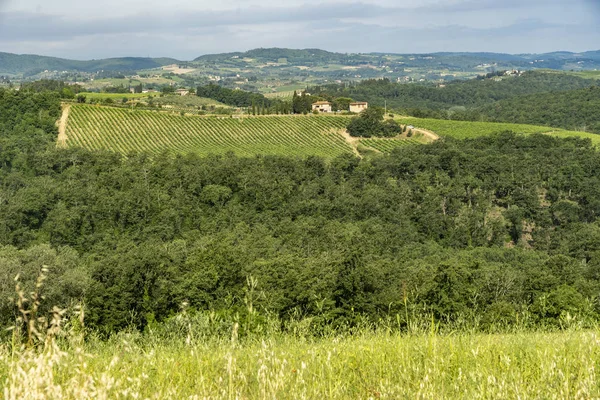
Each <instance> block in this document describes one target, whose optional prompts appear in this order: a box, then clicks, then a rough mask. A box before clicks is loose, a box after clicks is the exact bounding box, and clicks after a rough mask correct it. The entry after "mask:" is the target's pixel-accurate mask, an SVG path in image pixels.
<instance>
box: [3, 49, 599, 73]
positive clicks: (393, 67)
mask: <svg viewBox="0 0 600 400" xmlns="http://www.w3.org/2000/svg"><path fill="white" fill-rule="evenodd" d="M181 62H182V61H178V60H175V59H172V58H140V57H123V58H109V59H102V60H90V61H77V60H68V59H63V58H55V57H45V56H38V55H28V54H25V55H17V54H10V53H0V74H9V75H23V76H24V77H32V76H34V75H36V74H39V73H40V72H43V71H46V70H49V71H80V72H97V71H101V70H104V71H119V72H124V71H139V70H145V69H152V68H157V67H161V66H165V65H169V64H175V63H181ZM184 62H185V63H189V64H192V65H194V66H195V67H196V68H200V70H201V71H203V72H205V73H208V74H217V75H218V74H219V72H220V71H221V70H223V69H225V70H229V69H230V68H244V69H247V70H248V71H250V70H252V69H254V70H253V71H252V72H251V73H252V74H255V75H261V73H263V72H264V67H269V69H268V70H269V71H272V72H271V73H273V74H274V75H275V76H277V74H278V72H277V71H278V69H286V68H288V67H292V68H293V67H300V68H301V69H302V71H303V74H304V75H306V74H307V73H310V75H311V76H314V77H319V78H322V79H324V80H339V79H341V80H347V79H353V78H356V77H358V78H362V79H364V78H374V77H384V76H387V75H386V74H388V75H395V76H396V77H397V76H398V75H402V74H403V73H404V72H406V71H407V70H408V71H413V72H415V71H418V73H417V74H418V75H417V76H416V77H417V78H418V79H420V78H421V77H423V78H425V79H426V80H433V79H434V78H435V77H436V76H437V78H439V77H440V76H441V75H440V73H442V72H443V73H444V74H446V75H448V76H449V77H450V78H449V79H453V78H452V77H453V76H458V77H459V78H460V77H464V76H468V77H472V76H475V74H479V73H487V72H490V71H495V70H502V69H519V70H532V69H554V70H576V71H582V70H594V69H600V51H588V52H582V53H572V52H566V51H559V52H553V53H545V54H503V53H488V52H474V53H468V52H456V53H449V52H439V53H428V54H395V53H364V54H347V53H335V52H330V51H325V50H320V49H286V48H259V49H253V50H249V51H246V52H234V53H222V54H207V55H203V56H200V57H197V58H196V59H194V60H193V61H189V62H188V61H184ZM304 67H308V68H310V71H309V72H306V69H305V68H304ZM314 67H318V68H314ZM324 67H326V68H324ZM347 67H352V68H347ZM273 71H274V72H273ZM428 71H430V72H432V73H429V72H428ZM296 72H297V70H296ZM407 73H408V72H407ZM282 76H283V77H286V79H287V78H289V77H290V76H294V71H292V73H291V74H290V71H286V72H285V73H284V74H283V75H282ZM296 76H297V75H296Z"/></svg>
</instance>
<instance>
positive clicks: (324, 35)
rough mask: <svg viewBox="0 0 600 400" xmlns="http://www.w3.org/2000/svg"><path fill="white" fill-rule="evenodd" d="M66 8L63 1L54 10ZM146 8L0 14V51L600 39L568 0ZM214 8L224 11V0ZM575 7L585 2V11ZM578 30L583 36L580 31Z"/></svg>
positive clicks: (542, 45)
mask: <svg viewBox="0 0 600 400" xmlns="http://www.w3.org/2000/svg"><path fill="white" fill-rule="evenodd" d="M1 1H2V0H0V2H1ZM23 1H26V0H23ZM56 1H57V2H58V3H61V2H60V1H59V0H56ZM65 1H70V0H64V1H63V2H62V3H61V6H63V7H64V5H65ZM106 1H108V2H110V1H112V0H106ZM147 1H148V3H149V4H148V6H146V7H143V8H141V7H140V8H139V10H144V11H140V12H137V13H133V14H129V15H120V16H119V15H117V16H111V17H102V16H99V17H98V16H95V15H101V14H100V13H98V14H95V15H94V14H93V13H92V14H90V13H87V14H86V13H81V14H77V15H74V14H72V13H62V14H49V13H44V12H42V11H40V12H30V11H23V10H21V11H15V10H13V11H4V12H0V51H12V52H19V53H22V52H34V53H43V54H51V55H56V56H61V57H65V56H66V57H70V58H99V57H108V56H122V55H138V56H146V55H148V53H150V52H151V53H152V55H153V56H171V57H176V58H180V59H191V58H195V57H196V56H198V55H201V54H204V53H208V52H224V51H237V50H246V49H250V48H254V47H271V46H278V47H294V48H299V47H320V48H324V49H327V50H334V51H347V52H359V51H366V52H368V51H382V52H433V51H445V50H449V49H452V50H456V51H463V50H470V51H504V52H513V53H514V52H542V51H547V50H556V49H558V48H557V47H556V46H559V48H561V49H567V50H570V49H572V47H573V46H574V45H575V44H576V45H577V46H581V48H580V49H578V50H585V49H590V48H593V47H597V43H598V42H600V41H599V39H600V37H599V36H598V32H597V31H596V29H590V25H589V21H590V18H589V16H586V15H584V13H582V12H581V11H580V9H581V8H586V9H587V10H588V14H589V7H587V6H588V5H589V4H588V3H590V4H591V3H592V2H591V0H573V1H572V2H571V5H572V6H566V5H565V4H564V2H563V1H562V0H528V1H522V0H504V1H497V0H493V1H492V0H454V1H452V0H449V1H444V2H441V1H439V0H436V1H435V2H433V1H428V2H427V1H426V2H423V1H421V2H419V3H417V2H413V3H410V2H409V0H406V1H403V2H401V3H400V4H398V3H399V2H395V1H394V2H392V1H387V0H381V1H379V0H378V1H377V4H376V5H375V4H371V3H370V1H374V0H363V1H362V2H356V3H348V4H344V3H338V2H336V1H325V0H323V1H322V2H321V3H304V1H306V0H302V2H298V1H294V2H292V3H291V5H290V3H289V2H286V3H285V4H286V6H281V5H280V6H269V5H270V4H272V3H274V2H275V0H273V1H271V0H265V2H263V3H262V4H263V6H256V5H251V4H250V3H251V2H253V1H255V0H249V1H246V2H244V4H245V6H244V7H238V8H232V9H228V10H223V9H222V10H214V9H211V8H204V9H203V10H198V9H196V8H186V6H185V5H182V6H181V7H172V8H171V9H176V10H178V11H164V10H162V9H156V8H154V7H152V2H153V0H147ZM181 1H184V2H185V1H186V0H181ZM222 1H223V3H222V4H223V5H222V6H227V4H228V3H227V1H228V0H222ZM580 1H581V2H582V3H579V2H580ZM583 2H588V3H585V4H586V6H585V7H584V6H582V4H584V3H583ZM58 3H57V5H58ZM202 3H203V2H202V1H201V0H199V1H197V2H196V3H194V4H196V7H198V5H201V4H202ZM593 3H596V5H598V2H593ZM31 4H32V5H33V3H31ZM86 4H87V3H86ZM129 4H131V3H129ZM235 4H240V3H239V1H238V2H236V3H235ZM577 4H579V6H580V8H577V7H575V6H574V5H577ZM189 7H192V6H189ZM90 15H92V16H90ZM586 18H587V19H586ZM569 21H577V23H578V25H573V24H571V22H569ZM586 21H587V22H586ZM586 29H587V30H588V35H587V36H586V35H584V34H583V31H585V30H586ZM590 31H596V32H594V34H589V32H590ZM573 50H574V49H573Z"/></svg>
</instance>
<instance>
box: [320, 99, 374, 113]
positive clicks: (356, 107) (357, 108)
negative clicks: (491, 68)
mask: <svg viewBox="0 0 600 400" xmlns="http://www.w3.org/2000/svg"><path fill="white" fill-rule="evenodd" d="M367 108H369V103H366V102H363V101H359V102H355V103H350V110H349V111H350V112H354V113H357V114H358V113H360V112H361V111H363V110H366V109H367ZM312 109H313V111H315V110H317V111H319V112H322V113H330V112H332V108H331V103H330V102H328V101H317V102H316V103H313V105H312Z"/></svg>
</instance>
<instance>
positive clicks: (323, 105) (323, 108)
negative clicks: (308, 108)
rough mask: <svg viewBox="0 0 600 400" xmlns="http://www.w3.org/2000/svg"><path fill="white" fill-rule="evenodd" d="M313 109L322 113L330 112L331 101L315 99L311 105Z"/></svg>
mask: <svg viewBox="0 0 600 400" xmlns="http://www.w3.org/2000/svg"><path fill="white" fill-rule="evenodd" d="M312 109H313V111H315V110H317V111H319V112H322V113H330V112H331V103H330V102H328V101H317V102H316V103H313V105H312Z"/></svg>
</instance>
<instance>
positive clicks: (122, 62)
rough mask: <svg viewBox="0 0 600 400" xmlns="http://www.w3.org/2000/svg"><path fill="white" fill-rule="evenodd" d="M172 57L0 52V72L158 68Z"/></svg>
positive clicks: (27, 72) (28, 72)
mask: <svg viewBox="0 0 600 400" xmlns="http://www.w3.org/2000/svg"><path fill="white" fill-rule="evenodd" d="M178 62H179V61H177V60H175V59H172V58H140V57H123V58H107V59H102V60H90V61H78V60H67V59H64V58H55V57H45V56H37V55H32V54H23V55H19V54H11V53H1V52H0V74H3V73H4V74H14V75H16V74H23V75H25V76H31V75H35V74H38V73H40V72H43V71H45V70H49V71H82V72H96V71H101V70H105V71H135V70H140V69H151V68H158V67H162V66H164V65H169V64H174V63H178Z"/></svg>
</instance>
